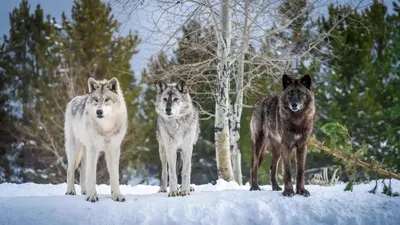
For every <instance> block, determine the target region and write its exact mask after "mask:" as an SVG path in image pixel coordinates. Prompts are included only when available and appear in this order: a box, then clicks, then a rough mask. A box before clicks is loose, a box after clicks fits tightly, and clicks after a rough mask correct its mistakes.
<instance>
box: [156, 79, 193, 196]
mask: <svg viewBox="0 0 400 225" xmlns="http://www.w3.org/2000/svg"><path fill="white" fill-rule="evenodd" d="M157 90H158V95H157V99H156V112H157V129H156V135H157V140H158V145H159V153H160V160H161V164H162V174H161V184H160V192H167V181H168V179H167V178H168V177H167V175H169V182H170V191H169V194H168V196H172V197H175V196H178V195H180V196H185V195H188V194H190V174H191V169H192V152H193V145H194V144H196V142H197V138H198V135H199V132H200V127H199V115H198V112H197V110H196V108H195V107H194V106H193V103H192V99H191V98H190V95H189V93H188V90H187V88H186V85H185V82H183V81H180V82H178V83H172V84H165V83H164V82H159V83H158V84H157ZM179 157H180V158H179ZM177 162H178V163H179V162H181V163H182V172H181V175H182V187H181V188H180V190H179V192H178V180H177V172H178V171H177V169H179V166H177ZM177 167H178V168H177Z"/></svg>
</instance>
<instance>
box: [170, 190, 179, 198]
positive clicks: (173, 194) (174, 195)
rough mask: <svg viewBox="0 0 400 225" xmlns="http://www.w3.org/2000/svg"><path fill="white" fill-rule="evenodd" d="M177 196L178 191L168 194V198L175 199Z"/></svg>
mask: <svg viewBox="0 0 400 225" xmlns="http://www.w3.org/2000/svg"><path fill="white" fill-rule="evenodd" d="M176 196H179V192H178V191H170V192H169V193H168V197H176Z"/></svg>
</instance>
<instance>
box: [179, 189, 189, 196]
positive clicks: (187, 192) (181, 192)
mask: <svg viewBox="0 0 400 225" xmlns="http://www.w3.org/2000/svg"><path fill="white" fill-rule="evenodd" d="M179 195H180V196H182V197H183V196H186V195H190V190H185V191H184V190H180V191H179Z"/></svg>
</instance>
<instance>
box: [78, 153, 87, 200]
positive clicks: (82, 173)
mask: <svg viewBox="0 0 400 225" xmlns="http://www.w3.org/2000/svg"><path fill="white" fill-rule="evenodd" d="M81 151H83V153H81V154H82V159H81V169H80V173H79V175H80V176H79V182H80V184H81V194H82V195H86V159H85V158H86V153H85V150H84V149H82V150H81Z"/></svg>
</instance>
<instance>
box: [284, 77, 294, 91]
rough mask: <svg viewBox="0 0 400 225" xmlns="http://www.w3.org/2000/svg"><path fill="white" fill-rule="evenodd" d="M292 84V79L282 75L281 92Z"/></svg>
mask: <svg viewBox="0 0 400 225" xmlns="http://www.w3.org/2000/svg"><path fill="white" fill-rule="evenodd" d="M292 83H293V80H292V78H290V77H289V76H288V75H286V74H283V76H282V86H283V90H285V89H286V88H287V87H288V86H289V85H291V84H292Z"/></svg>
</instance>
